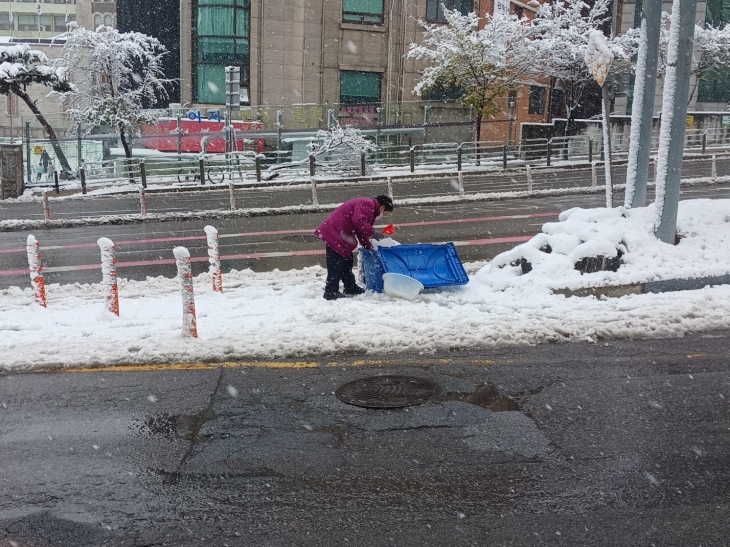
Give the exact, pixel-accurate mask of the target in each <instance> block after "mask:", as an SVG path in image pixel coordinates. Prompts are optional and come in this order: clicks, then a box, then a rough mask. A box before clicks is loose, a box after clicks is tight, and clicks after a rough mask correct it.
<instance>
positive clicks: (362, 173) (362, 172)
mask: <svg viewBox="0 0 730 547" xmlns="http://www.w3.org/2000/svg"><path fill="white" fill-rule="evenodd" d="M360 176H361V177H364V176H365V152H360Z"/></svg>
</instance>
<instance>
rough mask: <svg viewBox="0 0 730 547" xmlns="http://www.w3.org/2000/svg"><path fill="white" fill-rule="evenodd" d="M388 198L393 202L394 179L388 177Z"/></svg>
mask: <svg viewBox="0 0 730 547" xmlns="http://www.w3.org/2000/svg"><path fill="white" fill-rule="evenodd" d="M388 197H389V198H390V199H391V201H392V200H393V177H388Z"/></svg>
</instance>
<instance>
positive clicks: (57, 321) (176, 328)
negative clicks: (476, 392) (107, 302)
mask: <svg viewBox="0 0 730 547" xmlns="http://www.w3.org/2000/svg"><path fill="white" fill-rule="evenodd" d="M728 209H730V200H724V201H721V200H712V201H710V200H697V201H692V202H682V203H680V209H679V225H680V227H681V230H682V233H683V234H684V236H685V237H684V238H683V239H682V241H681V242H680V243H679V245H677V246H672V245H666V244H664V243H660V242H658V241H657V240H656V239H655V238H654V237H653V235H652V226H653V224H652V218H653V213H654V212H653V210H652V209H651V208H646V209H633V210H630V211H626V210H623V209H620V208H619V209H614V210H606V209H596V210H590V211H589V210H580V209H573V210H571V211H567V212H566V213H564V214H563V216H562V219H561V222H557V223H549V224H546V225H545V229H544V233H543V234H540V235H538V236H536V237H535V238H534V239H533V240H532V241H531V242H529V243H527V244H524V245H521V246H519V247H517V248H516V249H514V250H512V251H510V252H509V253H505V254H503V255H500V256H499V257H497V259H495V261H494V263H493V264H492V265H486V266H484V267H481V268H480V269H479V267H480V266H481V265H469V264H467V265H466V267H467V271H470V272H474V271H476V274H475V275H474V276H473V277H472V279H471V281H470V283H469V284H468V285H466V286H463V287H453V288H446V289H443V290H438V291H425V292H423V293H421V294H420V295H418V296H417V297H416V298H415V300H413V301H406V300H400V299H393V298H390V297H389V296H387V295H385V294H375V293H372V292H366V293H365V294H363V295H360V296H357V297H353V298H347V299H342V300H338V301H335V302H330V301H326V300H324V299H323V298H322V294H323V291H324V282H325V277H326V271H325V270H324V269H323V268H321V267H311V268H305V269H302V270H292V271H289V272H281V271H278V270H275V271H273V272H265V273H254V272H252V271H250V270H246V271H241V272H237V271H233V272H229V273H227V274H225V275H224V277H223V286H224V287H223V289H224V292H223V293H222V294H221V293H217V292H214V291H213V288H212V284H211V279H210V275H209V274H208V273H204V274H201V275H200V276H198V277H197V278H195V279H194V280H193V283H194V286H195V288H194V294H195V309H196V316H197V317H196V319H197V332H198V337H197V338H193V337H185V336H183V334H182V332H183V313H182V301H181V296H180V294H181V285H180V282H179V280H177V279H166V278H161V277H158V278H148V279H147V280H146V281H126V280H124V279H120V280H119V299H120V307H121V315H120V316H119V317H117V316H115V315H113V314H111V313H109V312H108V311H106V309H105V306H104V299H105V287H104V286H103V285H102V284H94V285H79V284H74V285H65V286H59V285H50V286H49V287H47V292H48V307H47V308H42V307H40V306H38V305H37V304H35V303H34V297H33V292H32V290H31V289H30V288H28V289H25V290H23V289H20V288H17V287H16V288H10V289H7V290H3V291H0V353H1V354H2V355H3V361H2V363H0V370H16V371H17V370H30V369H43V368H53V367H65V366H77V365H80V366H94V365H96V366H105V365H114V364H148V363H162V362H197V361H208V362H224V361H236V360H251V359H282V358H307V357H315V356H323V355H332V354H358V355H365V354H392V353H399V352H403V353H432V352H436V351H450V350H459V349H479V348H494V347H508V346H519V345H533V344H538V343H545V342H570V341H578V340H581V341H583V340H588V341H594V342H595V341H598V340H602V339H607V338H651V337H672V336H675V337H676V336H683V335H685V334H686V333H689V332H698V331H708V330H715V329H728V328H730V314H728V309H730V286H718V287H714V288H705V289H702V290H695V291H683V292H674V293H666V294H641V295H629V296H624V297H622V298H612V299H604V298H594V297H587V298H579V297H570V298H568V297H566V296H564V295H562V294H553V293H552V290H551V288H579V287H585V286H591V285H604V284H609V285H615V284H619V283H627V282H637V281H646V280H651V279H668V278H676V277H700V276H708V275H719V274H724V273H727V272H728V271H729V270H730V260H728V249H730V245H728V243H730V220H729V217H728V213H727V211H728ZM545 244H550V246H551V247H552V252H551V253H550V254H548V253H545V252H542V251H540V250H539V249H540V247H542V246H543V245H545ZM620 249H624V250H625V253H624V254H623V256H622V260H623V262H624V263H623V264H622V265H621V267H620V268H619V269H618V271H617V272H598V273H593V274H585V275H581V274H580V273H579V272H578V271H576V270H574V269H573V268H574V264H573V261H577V260H579V259H580V258H581V257H586V256H588V255H590V254H591V253H595V252H601V253H609V252H612V251H613V252H617V250H620ZM622 252H623V251H622ZM518 257H519V258H522V257H526V258H529V259H530V260H531V262H532V266H533V270H532V271H531V272H530V273H528V274H524V275H521V272H522V270H521V268H520V267H518V266H510V265H509V264H510V262H512V261H513V260H514V259H515V258H518ZM500 265H502V266H503V267H501V268H500V267H499V266H500Z"/></svg>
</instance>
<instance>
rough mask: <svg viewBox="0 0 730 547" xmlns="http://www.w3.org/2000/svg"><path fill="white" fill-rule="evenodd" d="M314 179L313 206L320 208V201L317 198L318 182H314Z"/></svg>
mask: <svg viewBox="0 0 730 547" xmlns="http://www.w3.org/2000/svg"><path fill="white" fill-rule="evenodd" d="M311 179H312V205H314V206H316V207H319V199H318V198H317V181H316V180H314V177H311Z"/></svg>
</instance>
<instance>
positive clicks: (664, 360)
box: [0, 332, 730, 547]
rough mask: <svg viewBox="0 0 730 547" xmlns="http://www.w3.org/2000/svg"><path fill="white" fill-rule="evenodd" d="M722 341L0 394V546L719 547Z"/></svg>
mask: <svg viewBox="0 0 730 547" xmlns="http://www.w3.org/2000/svg"><path fill="white" fill-rule="evenodd" d="M243 335H245V333H242V336H243ZM728 336H730V333H728V332H716V333H708V334H704V335H695V336H690V337H687V338H685V339H679V340H650V341H613V342H602V343H600V344H568V345H545V346H540V347H536V348H520V349H511V350H509V349H508V350H495V351H487V352H484V351H481V352H469V353H450V354H445V355H436V356H433V355H429V356H410V357H394V356H381V357H372V356H370V357H367V358H362V357H351V358H337V357H332V358H331V359H329V360H327V359H324V360H322V361H316V362H311V363H310V362H307V363H285V364H284V363H257V364H251V363H249V364H228V365H225V366H222V365H216V364H211V365H203V364H201V365H199V366H198V367H197V369H195V370H183V369H182V367H168V368H167V369H166V370H137V369H129V370H119V369H117V370H100V371H96V372H85V373H82V372H65V373H49V374H24V375H7V376H0V460H1V461H2V462H3V465H2V466H0V545H2V546H3V547H5V546H6V545H21V546H33V547H45V546H51V545H53V546H74V547H85V546H97V545H98V546H142V545H150V546H151V545H174V546H224V545H229V546H234V545H266V546H269V545H270V546H281V545H302V546H305V545H307V546H309V545H332V546H335V545H337V546H341V545H350V544H351V545H365V546H371V545H372V546H383V545H406V546H411V545H412V546H421V545H480V546H481V545H514V546H534V545H556V546H557V545H571V546H572V545H586V546H587V545H591V546H604V545H605V546H616V545H622V546H623V545H632V546H634V545H646V546H650V545H657V546H658V545H661V546H686V545H703V546H722V545H727V537H728V534H729V533H730V520H728V518H727V515H728V509H730V507H729V505H730V502H729V500H730V465H728V461H730V371H729V370H728V366H727V363H728V358H729V357H730V348H729V347H728ZM378 374H405V375H409V376H417V377H421V378H425V379H428V380H431V381H432V382H435V383H436V384H438V386H439V387H440V388H441V394H440V395H439V396H438V397H436V398H434V399H432V400H431V401H429V402H427V403H425V404H423V405H420V406H415V407H411V408H409V409H407V410H406V409H403V410H388V411H383V410H366V409H362V408H359V407H355V406H351V405H347V404H344V403H343V402H341V401H340V400H338V399H337V397H336V396H335V394H334V392H335V390H336V389H337V387H339V386H341V385H342V384H345V383H347V382H349V381H351V380H355V379H358V378H363V377H368V376H373V375H378ZM11 540H12V542H13V543H10V541H11Z"/></svg>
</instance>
